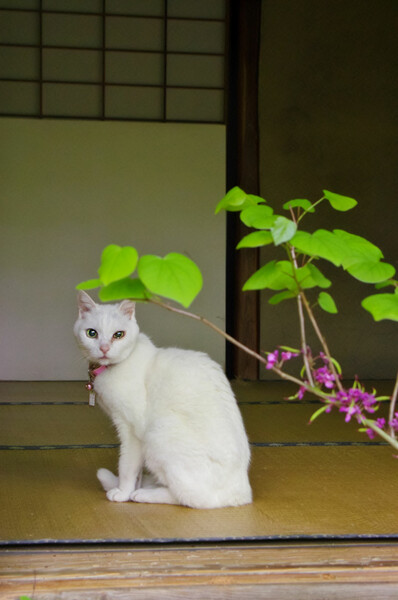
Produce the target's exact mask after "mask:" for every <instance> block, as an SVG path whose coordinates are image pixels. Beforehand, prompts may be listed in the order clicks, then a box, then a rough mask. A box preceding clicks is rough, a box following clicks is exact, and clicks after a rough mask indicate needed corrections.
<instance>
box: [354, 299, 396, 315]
mask: <svg viewBox="0 0 398 600" xmlns="http://www.w3.org/2000/svg"><path fill="white" fill-rule="evenodd" d="M361 304H362V306H363V308H364V309H365V310H367V311H369V312H370V314H371V315H372V317H373V318H374V320H375V321H382V320H383V319H389V320H391V321H398V295H397V294H374V295H372V296H368V297H367V298H365V299H364V300H362V302H361Z"/></svg>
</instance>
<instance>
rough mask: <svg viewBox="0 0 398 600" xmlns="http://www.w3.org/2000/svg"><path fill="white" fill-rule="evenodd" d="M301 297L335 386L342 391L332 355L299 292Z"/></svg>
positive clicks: (305, 299) (303, 295)
mask: <svg viewBox="0 0 398 600" xmlns="http://www.w3.org/2000/svg"><path fill="white" fill-rule="evenodd" d="M301 296H302V299H303V304H304V306H305V309H306V311H307V314H308V316H309V318H310V321H311V323H312V326H313V328H314V330H315V333H316V335H317V337H318V339H319V341H320V342H321V344H322V348H323V349H324V351H325V355H326V357H327V359H328V361H329V366H330V370H331V371H332V373H333V375H334V378H335V381H336V385H337V387H338V388H339V390H340V391H342V389H343V386H342V385H341V381H340V377H339V375H338V373H337V371H336V368H335V366H334V363H333V360H332V355H331V354H330V350H329V347H328V345H327V342H326V340H325V338H324V337H323V335H322V332H321V330H320V329H319V326H318V323H317V321H316V319H315V317H314V313H313V312H312V310H311V307H310V305H309V302H308V300H307V298H306V296H305V294H304V292H301Z"/></svg>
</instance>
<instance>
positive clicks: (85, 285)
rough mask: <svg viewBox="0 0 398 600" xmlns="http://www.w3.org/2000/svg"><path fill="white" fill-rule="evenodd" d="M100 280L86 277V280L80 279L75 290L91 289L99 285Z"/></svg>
mask: <svg viewBox="0 0 398 600" xmlns="http://www.w3.org/2000/svg"><path fill="white" fill-rule="evenodd" d="M100 286H101V281H100V280H99V279H88V280H87V281H82V282H81V283H79V284H78V285H77V286H76V289H77V290H93V289H94V288H97V287H100Z"/></svg>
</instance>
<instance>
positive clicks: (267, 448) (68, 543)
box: [0, 382, 398, 600]
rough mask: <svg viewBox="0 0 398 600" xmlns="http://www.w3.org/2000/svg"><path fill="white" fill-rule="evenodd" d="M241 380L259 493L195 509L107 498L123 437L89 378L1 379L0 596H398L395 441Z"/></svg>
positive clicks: (51, 599)
mask: <svg viewBox="0 0 398 600" xmlns="http://www.w3.org/2000/svg"><path fill="white" fill-rule="evenodd" d="M234 387H235V389H236V393H237V398H238V400H239V405H240V409H241V412H242V414H243V417H244V420H245V425H246V428H247V431H248V435H249V439H250V442H251V446H252V465H251V471H250V477H251V482H252V487H253V491H254V502H253V504H252V505H250V506H246V507H240V508H233V509H231V508H229V509H218V510H208V511H203V510H202V511H199V510H192V509H187V508H183V507H175V506H161V505H157V506H153V505H139V504H134V503H126V504H122V505H120V504H115V503H110V502H108V501H107V500H106V498H105V496H104V493H103V492H102V490H101V489H100V486H99V484H98V483H97V481H96V478H95V471H96V469H97V468H98V467H100V466H107V467H108V468H115V466H116V463H117V452H118V447H117V440H116V438H115V435H114V432H113V430H112V427H111V426H110V425H109V423H108V421H107V419H106V418H105V417H104V415H102V413H101V412H100V411H99V409H97V408H94V409H93V408H90V407H88V406H87V402H86V393H85V390H84V386H83V384H81V383H77V382H67V383H62V382H61V383H59V382H58V383H51V382H48V383H46V382H40V383H27V382H26V383H22V382H20V383H8V382H7V383H6V382H3V383H0V461H1V481H0V598H1V599H3V598H4V599H5V600H11V599H13V600H14V599H17V598H19V596H21V595H30V596H31V597H33V599H34V600H42V599H43V600H55V599H58V598H61V599H64V598H65V599H67V600H72V599H76V600H77V599H79V600H85V599H86V598H87V599H94V600H97V599H98V600H105V599H108V598H109V599H117V600H123V599H124V598H131V597H133V598H155V597H156V598H186V597H192V598H275V599H276V598H278V599H281V600H283V599H290V598H309V599H315V598H316V599H318V598H319V599H329V598H336V599H337V598H339V599H340V598H344V599H345V598H347V599H348V598H350V599H351V598H354V597H357V598H360V599H362V598H369V599H370V598H377V599H378V600H379V599H382V598H397V597H398V510H397V498H398V477H397V469H398V463H397V462H396V460H395V459H394V458H393V456H392V454H393V453H392V451H391V449H390V447H388V446H386V445H384V444H380V443H371V442H369V441H368V440H367V438H366V437H365V438H364V437H363V434H360V433H358V432H357V431H356V428H355V426H352V424H348V425H347V424H345V423H344V419H343V418H342V417H341V415H339V414H338V413H336V414H334V415H333V414H331V415H328V416H324V417H321V418H320V419H319V420H317V421H316V422H315V423H314V424H313V425H311V426H308V425H307V423H308V420H309V417H310V415H311V414H312V413H313V412H314V411H315V410H316V409H317V405H316V404H314V403H312V402H302V403H290V404H288V403H287V402H285V401H283V400H282V399H283V397H284V396H287V395H288V394H289V393H290V392H291V390H289V388H288V387H286V386H284V385H282V384H280V383H279V382H275V383H262V384H261V383H260V384H248V383H244V382H236V383H235V384H234ZM378 388H379V389H380V391H381V392H383V393H385V392H388V386H384V385H381V386H380V385H379V386H378ZM383 388H384V389H383Z"/></svg>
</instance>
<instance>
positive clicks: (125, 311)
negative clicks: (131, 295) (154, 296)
mask: <svg viewBox="0 0 398 600" xmlns="http://www.w3.org/2000/svg"><path fill="white" fill-rule="evenodd" d="M77 303H78V307H79V317H78V319H77V321H76V323H75V326H74V328H73V331H74V334H75V337H76V339H77V343H78V344H79V346H80V349H81V350H82V352H83V355H84V356H85V358H87V360H89V361H90V362H92V363H99V364H100V365H112V364H116V363H119V362H121V361H123V360H124V359H125V358H127V356H129V354H130V353H131V352H132V350H133V349H134V346H135V344H136V342H137V336H138V333H139V328H138V325H137V321H136V319H135V314H134V313H135V303H134V302H131V301H130V300H124V301H123V302H121V303H120V304H96V303H95V302H94V300H92V298H90V296H89V295H88V294H86V292H83V291H79V294H78V299H77Z"/></svg>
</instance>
